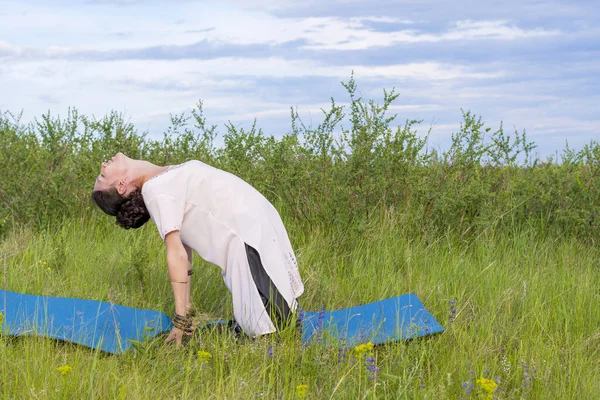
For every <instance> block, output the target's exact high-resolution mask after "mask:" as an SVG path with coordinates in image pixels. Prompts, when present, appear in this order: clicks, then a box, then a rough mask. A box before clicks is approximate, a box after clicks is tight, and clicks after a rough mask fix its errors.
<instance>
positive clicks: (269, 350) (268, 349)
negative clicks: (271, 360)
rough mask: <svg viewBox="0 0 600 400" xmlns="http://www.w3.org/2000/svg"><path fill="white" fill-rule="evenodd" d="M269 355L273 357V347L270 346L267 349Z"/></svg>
mask: <svg viewBox="0 0 600 400" xmlns="http://www.w3.org/2000/svg"><path fill="white" fill-rule="evenodd" d="M267 354H268V355H269V357H273V346H271V345H269V347H267Z"/></svg>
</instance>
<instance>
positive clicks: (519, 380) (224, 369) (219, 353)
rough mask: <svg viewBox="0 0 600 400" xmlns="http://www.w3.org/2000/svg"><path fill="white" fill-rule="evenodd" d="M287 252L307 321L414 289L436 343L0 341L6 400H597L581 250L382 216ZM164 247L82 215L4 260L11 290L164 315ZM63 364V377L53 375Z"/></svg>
mask: <svg viewBox="0 0 600 400" xmlns="http://www.w3.org/2000/svg"><path fill="white" fill-rule="evenodd" d="M294 242H295V246H296V247H297V253H298V258H299V263H300V266H301V271H302V273H303V276H304V279H305V283H306V288H307V290H306V294H305V295H304V296H303V297H302V302H303V304H304V306H305V308H306V309H313V310H317V309H319V308H320V307H321V306H325V308H327V309H329V308H337V307H346V306H350V305H354V304H360V303H363V302H368V301H373V300H376V299H381V298H385V297H389V296H394V295H397V294H402V293H408V292H412V293H416V294H418V295H419V297H420V298H421V300H422V301H423V303H424V304H425V305H426V306H427V307H428V308H429V309H430V311H431V312H432V313H433V315H434V316H435V317H436V319H437V320H438V321H439V322H440V323H442V324H443V325H444V326H445V327H446V328H447V330H446V331H445V332H444V333H442V334H438V335H435V336H432V337H428V338H424V339H419V340H413V341H409V342H401V343H393V344H389V345H383V346H376V347H375V348H374V349H373V350H372V351H371V352H368V354H359V353H357V352H356V351H354V349H346V348H344V347H343V346H335V347H330V346H328V347H323V346H321V345H319V344H318V343H314V344H311V345H310V346H307V347H304V348H303V347H302V346H301V344H300V342H299V341H298V340H297V338H296V337H294V335H293V334H291V333H288V332H284V333H283V334H282V336H281V337H263V338H260V339H258V340H238V341H236V340H235V339H234V338H233V337H232V336H231V335H228V334H214V333H213V334H207V335H205V336H197V337H194V339H193V340H192V341H191V342H190V343H189V344H188V345H187V346H186V347H184V348H182V349H176V348H173V347H172V346H165V345H163V344H162V340H160V339H157V340H155V341H153V342H150V343H148V344H147V345H146V346H144V347H143V348H140V349H139V350H138V351H133V352H130V353H128V354H125V355H122V356H113V355H106V354H102V353H99V352H95V351H93V350H90V349H87V348H83V347H78V346H76V345H72V344H68V343H62V342H58V341H52V340H47V339H40V338H29V337H28V338H12V337H2V338H1V340H0V349H1V354H2V381H3V385H2V390H3V395H4V398H128V399H131V398H133V399H143V398H144V399H145V398H230V399H238V398H260V397H262V398H294V397H302V395H303V394H304V392H303V391H302V387H301V386H300V385H307V387H306V397H307V398H340V399H341V398H435V399H440V398H450V399H456V398H465V399H467V398H481V397H482V396H484V395H485V394H486V393H485V392H484V391H483V390H482V389H481V387H480V386H479V385H478V384H477V383H476V381H477V379H479V378H481V377H485V378H489V379H493V380H494V381H495V382H496V383H497V385H498V386H497V388H496V390H495V391H494V393H493V394H494V398H498V399H512V398H540V399H547V398H563V399H566V398H594V397H595V395H596V393H597V392H598V390H600V383H599V382H598V379H597V378H598V362H597V358H598V357H597V356H598V354H597V349H598V345H599V342H600V335H598V324H597V322H596V321H598V320H599V319H600V311H599V308H598V307H597V306H596V304H597V301H598V285H599V284H600V278H599V273H598V267H597V265H598V264H597V260H598V256H599V254H598V250H597V248H595V247H593V246H586V245H584V244H582V243H580V242H578V241H576V240H569V239H561V238H542V237H540V236H539V235H538V234H537V231H536V229H529V230H522V231H515V232H511V233H510V234H502V235H494V234H486V233H484V234H482V235H481V236H480V237H479V238H478V239H477V240H475V241H473V242H472V243H470V244H469V245H464V244H462V245H461V244H459V243H456V242H454V241H453V240H452V239H451V238H449V237H439V238H438V239H437V240H435V241H427V240H425V239H415V238H411V237H409V236H407V235H405V232H404V230H403V228H402V224H401V221H398V220H395V219H394V218H393V217H392V216H389V215H388V216H386V215H382V216H380V217H379V218H377V220H376V221H374V222H373V223H372V225H371V226H369V227H368V229H367V230H366V231H365V233H364V234H363V235H361V236H360V237H358V236H357V237H351V238H348V237H346V238H344V237H338V236H337V235H334V234H332V233H330V232H327V231H321V230H319V231H313V232H310V233H308V234H306V235H297V236H296V239H295V241H294ZM341 242H345V243H341ZM348 244H351V246H347V245H348ZM91 245H93V251H90V246H91ZM161 246H162V244H161V242H160V238H159V236H158V234H157V233H156V232H155V231H154V227H153V226H146V227H144V228H142V230H141V231H135V232H133V231H124V230H121V229H119V228H118V227H116V226H113V225H110V224H103V223H102V222H101V221H100V222H99V221H96V220H95V219H94V218H92V219H86V220H84V219H73V220H68V221H65V222H64V224H61V226H60V227H57V228H51V229H48V230H45V231H42V232H41V233H33V232H31V231H23V232H20V233H14V234H12V235H9V236H8V237H7V239H6V241H5V242H4V244H3V249H2V250H3V252H4V253H10V252H13V253H12V254H11V255H9V256H8V257H7V271H8V275H7V279H8V288H9V289H10V290H13V291H20V292H26V293H35V294H46V295H54V296H72V297H81V298H94V299H102V300H110V301H114V302H116V303H119V304H126V305H129V306H135V307H143V308H152V309H157V310H161V311H164V312H167V313H170V312H171V308H172V305H171V296H172V295H171V293H170V285H169V281H168V277H167V274H166V265H165V258H164V250H163V248H162V247H161ZM194 265H195V269H196V271H197V273H196V274H195V275H194V292H193V297H194V303H195V304H196V306H197V307H198V308H199V309H200V310H201V311H202V312H203V314H204V318H206V319H210V318H222V317H231V311H230V299H229V295H228V292H227V290H226V288H225V286H224V284H223V282H222V279H221V276H220V274H219V273H218V268H217V267H215V266H212V265H209V264H206V263H204V262H203V261H202V260H200V259H195V260H194ZM206 353H208V354H209V355H207V354H206ZM371 365H372V366H371ZM64 366H69V367H71V368H72V369H69V370H70V372H67V373H66V374H64V375H63V373H62V372H61V371H62V370H61V367H64ZM299 387H300V389H297V388H299Z"/></svg>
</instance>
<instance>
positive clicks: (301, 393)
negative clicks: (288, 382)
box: [296, 384, 308, 399]
mask: <svg viewBox="0 0 600 400" xmlns="http://www.w3.org/2000/svg"><path fill="white" fill-rule="evenodd" d="M307 390H308V385H306V384H304V385H298V386H296V397H298V398H301V399H303V398H305V397H306V391H307Z"/></svg>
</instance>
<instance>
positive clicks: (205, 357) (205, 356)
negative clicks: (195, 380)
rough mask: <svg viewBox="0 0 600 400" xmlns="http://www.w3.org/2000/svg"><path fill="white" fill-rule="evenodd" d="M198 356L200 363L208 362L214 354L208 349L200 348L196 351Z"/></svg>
mask: <svg viewBox="0 0 600 400" xmlns="http://www.w3.org/2000/svg"><path fill="white" fill-rule="evenodd" d="M196 355H197V356H198V361H200V364H204V363H208V361H209V360H210V359H211V358H212V355H211V354H210V353H209V352H208V351H204V350H198V352H197V353H196Z"/></svg>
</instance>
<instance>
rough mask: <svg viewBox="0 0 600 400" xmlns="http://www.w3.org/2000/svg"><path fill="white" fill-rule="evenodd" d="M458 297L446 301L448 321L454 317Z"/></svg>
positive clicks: (451, 321) (452, 320) (451, 320)
mask: <svg viewBox="0 0 600 400" xmlns="http://www.w3.org/2000/svg"><path fill="white" fill-rule="evenodd" d="M457 301H458V299H456V298H454V299H452V300H449V301H448V305H449V306H450V315H449V316H448V323H450V324H451V323H453V322H454V320H455V319H456V302H457Z"/></svg>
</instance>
